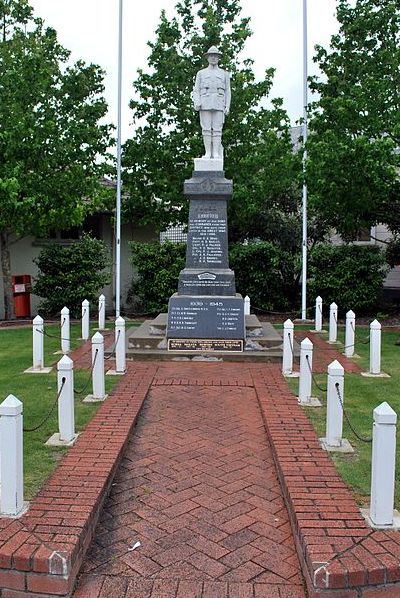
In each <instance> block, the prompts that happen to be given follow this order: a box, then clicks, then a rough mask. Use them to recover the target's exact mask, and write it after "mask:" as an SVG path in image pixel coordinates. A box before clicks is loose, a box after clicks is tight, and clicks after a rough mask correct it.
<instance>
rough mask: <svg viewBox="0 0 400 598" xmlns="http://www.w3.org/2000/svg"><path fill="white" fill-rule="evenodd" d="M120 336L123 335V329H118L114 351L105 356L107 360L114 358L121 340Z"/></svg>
mask: <svg viewBox="0 0 400 598" xmlns="http://www.w3.org/2000/svg"><path fill="white" fill-rule="evenodd" d="M120 336H121V330H118V334H117V340H116V341H115V343H114V349H113V352H112V353H111V354H110V355H107V357H104V359H105V361H108V360H109V359H112V358H113V357H115V354H116V352H117V345H118V341H119V338H120Z"/></svg>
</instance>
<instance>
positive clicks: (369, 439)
mask: <svg viewBox="0 0 400 598" xmlns="http://www.w3.org/2000/svg"><path fill="white" fill-rule="evenodd" d="M335 388H336V392H337V396H338V398H339V402H340V406H341V408H342V411H343V415H344V417H345V419H346V421H347V424H348V426H349V428H350V430H351V431H352V432H353V434H354V436H355V437H356V438H357V439H358V440H360V441H361V442H365V443H366V444H370V443H371V442H372V437H371V438H365V437H363V436H360V434H359V433H358V432H357V431H356V429H355V428H354V426H353V425H352V423H351V421H350V418H349V416H348V415H347V413H346V410H345V408H344V405H343V400H342V397H341V396H340V390H339V382H336V384H335Z"/></svg>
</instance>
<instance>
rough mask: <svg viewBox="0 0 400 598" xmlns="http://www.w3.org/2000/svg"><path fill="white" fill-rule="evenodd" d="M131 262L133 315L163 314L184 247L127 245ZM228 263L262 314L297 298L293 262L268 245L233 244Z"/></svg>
mask: <svg viewBox="0 0 400 598" xmlns="http://www.w3.org/2000/svg"><path fill="white" fill-rule="evenodd" d="M130 246H131V250H132V257H131V262H132V264H133V266H134V268H135V270H136V272H137V275H136V277H135V278H134V281H133V284H132V288H131V290H130V301H131V303H132V305H133V308H134V310H135V311H136V312H145V313H158V312H160V311H166V309H167V305H168V299H169V298H170V296H171V295H172V294H173V293H176V291H177V289H178V277H179V272H180V271H181V270H182V269H183V268H184V266H185V254H186V244H185V243H170V242H166V243H162V244H159V243H130ZM229 260H230V265H231V267H232V268H233V269H234V270H235V277H236V287H237V291H238V292H239V293H242V294H243V296H245V295H249V296H250V297H251V301H252V304H253V305H254V306H257V307H259V308H261V309H264V310H275V309H287V308H289V307H290V306H293V304H294V302H295V300H296V296H297V292H296V290H297V284H296V273H295V267H296V264H295V259H294V258H293V255H292V254H290V253H289V252H285V251H282V250H281V249H280V248H279V247H277V246H274V245H272V244H271V243H267V242H260V243H250V244H249V245H243V244H240V243H237V244H234V245H232V246H231V248H230V252H229Z"/></svg>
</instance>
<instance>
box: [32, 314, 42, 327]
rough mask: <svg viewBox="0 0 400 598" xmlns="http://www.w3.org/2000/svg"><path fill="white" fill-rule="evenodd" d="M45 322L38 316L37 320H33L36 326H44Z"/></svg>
mask: <svg viewBox="0 0 400 598" xmlns="http://www.w3.org/2000/svg"><path fill="white" fill-rule="evenodd" d="M43 322H44V320H43V318H42V317H40V316H36V318H35V319H34V320H33V323H34V324H36V325H37V324H43Z"/></svg>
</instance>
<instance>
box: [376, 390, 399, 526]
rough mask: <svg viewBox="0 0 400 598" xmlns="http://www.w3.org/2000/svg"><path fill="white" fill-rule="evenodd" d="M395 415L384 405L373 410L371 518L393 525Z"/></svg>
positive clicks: (388, 406) (381, 523)
mask: <svg viewBox="0 0 400 598" xmlns="http://www.w3.org/2000/svg"><path fill="white" fill-rule="evenodd" d="M396 423H397V415H396V413H395V411H393V409H392V408H391V407H390V405H389V404H388V403H386V401H385V402H384V403H381V405H379V406H378V407H376V409H374V425H373V440H372V475H371V506H370V518H371V521H372V523H374V524H375V525H392V524H393V505H394V485H395V465H396Z"/></svg>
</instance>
